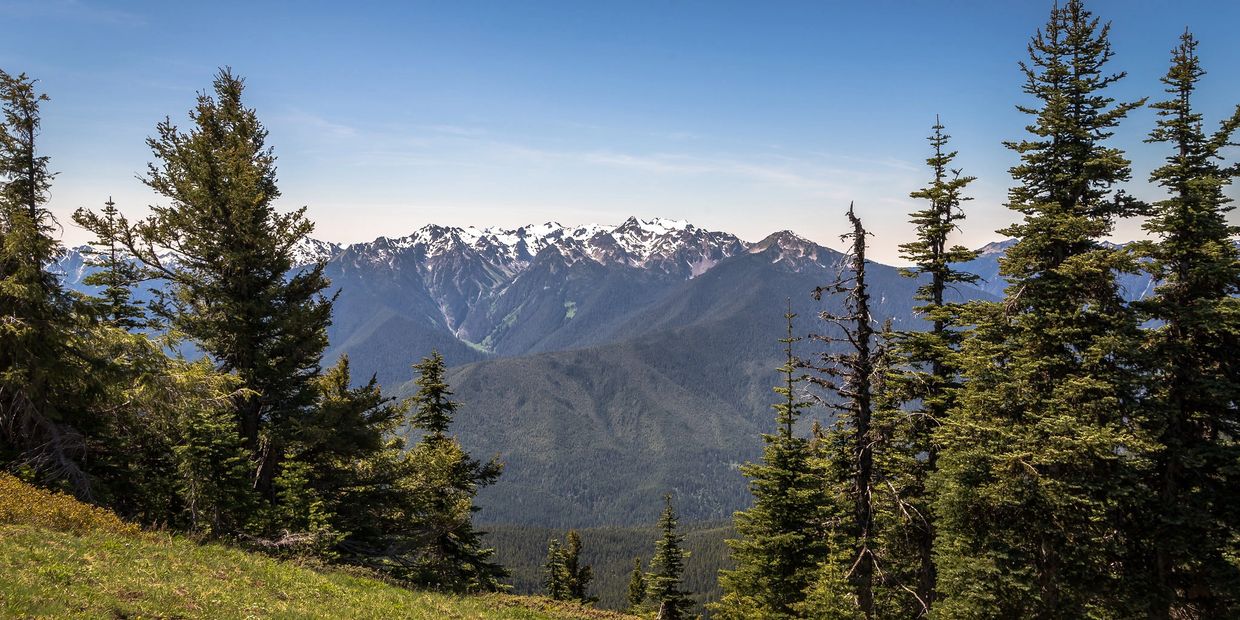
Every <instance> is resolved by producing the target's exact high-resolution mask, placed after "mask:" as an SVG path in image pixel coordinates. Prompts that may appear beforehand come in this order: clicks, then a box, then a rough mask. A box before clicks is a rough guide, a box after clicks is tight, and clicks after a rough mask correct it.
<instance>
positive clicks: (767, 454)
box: [713, 307, 828, 619]
mask: <svg viewBox="0 0 1240 620" xmlns="http://www.w3.org/2000/svg"><path fill="white" fill-rule="evenodd" d="M795 318H796V314H794V313H793V312H792V310H791V307H789V309H788V311H787V312H786V313H785V314H784V319H785V320H786V321H787V324H788V326H787V335H786V336H785V337H784V338H781V339H780V342H781V343H783V345H784V364H783V365H782V366H780V367H779V369H778V370H779V373H780V375H781V377H782V378H783V382H782V383H781V384H780V385H777V386H775V388H774V391H775V393H776V394H777V395H778V396H779V398H780V402H778V403H776V404H775V405H773V408H774V409H775V427H776V429H775V432H774V433H769V434H766V435H763V436H762V439H763V442H764V443H765V447H764V448H763V455H762V462H760V463H748V464H746V465H744V466H743V467H742V468H741V473H743V474H744V475H745V476H746V477H748V478H749V481H750V483H749V484H750V490H751V492H752V493H753V496H754V504H753V506H752V507H751V508H749V509H748V510H745V511H742V512H738V513H736V517H735V527H736V533H737V538H735V539H732V540H729V541H727V542H728V546H729V547H730V548H731V557H732V561H733V562H734V563H735V568H733V569H731V570H726V571H723V572H722V573H721V574H720V582H721V585H722V586H723V590H724V595H723V598H722V600H720V601H719V603H716V604H715V605H714V606H713V610H714V611H715V613H716V614H717V615H718V617H720V618H738V619H740V618H794V617H797V612H796V607H797V605H798V604H800V603H801V601H803V600H804V598H805V591H806V589H807V588H808V587H809V586H810V584H811V583H812V582H813V581H814V576H815V574H816V572H817V570H818V566H819V564H821V563H822V562H823V561H824V560H825V559H826V557H827V552H828V548H827V540H826V538H825V537H824V536H823V535H822V534H823V533H822V531H821V529H820V526H821V523H822V515H821V513H822V506H823V505H824V504H825V503H826V499H827V498H826V493H825V488H824V480H823V476H822V472H821V471H820V470H819V469H817V462H816V461H814V460H813V459H812V458H811V457H812V453H811V450H810V445H809V439H808V438H806V437H798V436H797V435H796V434H795V433H794V427H795V426H796V423H797V420H798V419H799V417H800V415H801V412H802V411H803V410H804V409H805V408H806V407H808V406H809V404H810V403H809V402H808V401H806V400H804V398H803V396H801V395H799V394H798V390H800V389H803V388H802V386H801V383H802V382H803V377H800V376H798V373H799V372H800V370H801V368H802V367H803V363H802V362H801V361H800V360H799V359H798V358H797V357H796V355H795V352H794V350H793V346H794V345H795V343H797V342H798V341H800V340H801V338H798V337H796V336H794V335H793V320H794V319H795Z"/></svg>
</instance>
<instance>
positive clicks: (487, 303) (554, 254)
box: [60, 218, 1148, 527]
mask: <svg viewBox="0 0 1240 620" xmlns="http://www.w3.org/2000/svg"><path fill="white" fill-rule="evenodd" d="M1009 244H1010V242H1000V243H996V244H990V245H988V246H986V247H985V248H983V253H982V255H981V256H979V257H978V259H977V260H975V261H971V262H970V263H968V264H966V265H965V267H966V268H968V269H969V270H971V271H973V272H974V273H977V274H978V275H980V276H982V278H983V280H982V281H981V282H979V284H978V286H976V287H961V288H960V289H959V290H958V291H957V292H956V293H957V295H959V296H960V298H962V299H987V298H993V297H995V296H996V295H999V294H1001V293H1002V290H1003V287H1004V282H1003V280H1002V279H1001V278H1000V277H999V276H998V259H999V257H1000V256H1002V254H1003V252H1004V251H1005V250H1006V248H1007V247H1008V245H1009ZM297 256H298V261H299V262H301V263H302V264H310V263H312V262H315V261H318V260H326V261H327V268H326V273H327V275H328V276H329V277H330V278H331V280H332V288H333V289H338V290H339V291H340V296H339V299H338V300H337V302H336V306H335V315H334V320H333V324H332V326H331V329H330V330H329V337H330V341H331V346H330V349H329V351H328V354H327V361H328V362H330V361H331V360H333V359H335V358H336V357H338V356H340V355H344V354H347V355H349V357H350V360H351V362H352V363H353V368H354V370H355V372H357V373H358V376H357V377H356V378H357V379H358V380H362V379H364V376H363V373H364V374H365V375H366V376H368V375H369V374H370V373H375V374H376V375H377V376H378V377H379V380H380V381H381V382H382V383H383V385H385V386H387V387H388V390H389V392H391V393H392V394H394V395H398V396H403V395H407V394H409V393H411V391H412V387H411V386H410V385H409V384H408V383H407V382H408V381H409V380H410V379H411V377H412V375H411V370H410V365H411V364H413V363H415V362H416V361H418V360H419V359H421V358H422V357H423V356H425V355H426V354H428V353H429V352H430V350H431V349H438V350H439V351H440V352H441V353H443V354H444V356H445V357H446V358H447V359H448V361H449V364H450V365H452V366H453V369H452V372H451V375H450V380H451V383H452V385H453V388H454V390H455V391H456V394H457V396H458V397H459V399H460V400H461V401H462V402H463V407H462V410H461V412H460V415H459V418H458V421H457V423H456V425H455V429H456V431H457V432H458V434H459V435H460V436H461V439H462V441H463V443H464V444H465V445H466V447H467V448H470V449H472V450H474V451H475V453H476V454H478V455H490V454H498V455H500V457H501V459H502V460H503V461H505V463H506V464H507V468H506V470H505V473H504V476H503V477H502V478H501V481H500V483H499V484H497V485H495V487H493V488H491V489H488V490H487V491H486V492H485V493H484V494H483V496H482V498H481V500H482V503H483V505H484V506H485V509H484V511H483V512H482V513H481V515H482V518H483V519H484V520H487V521H491V522H504V523H519V524H526V525H538V526H553V527H555V526H587V525H604V524H620V525H628V524H643V523H648V522H651V521H653V519H654V518H655V516H656V513H657V511H658V498H659V496H660V495H661V494H662V493H664V492H666V491H672V492H674V493H675V494H677V496H678V497H679V504H680V509H681V512H682V514H683V515H684V516H685V517H686V518H689V519H718V518H728V517H730V516H731V514H732V512H733V511H735V510H737V509H739V508H741V507H743V506H744V505H745V503H746V501H747V499H748V492H747V490H746V484H745V481H744V478H743V477H742V476H741V475H740V474H739V472H738V471H737V466H739V465H740V464H741V463H744V462H745V461H747V460H752V459H755V458H757V457H758V456H759V454H760V451H761V440H760V439H759V437H758V435H759V434H760V433H762V432H764V431H767V430H768V429H769V428H770V427H771V425H772V422H771V416H772V413H771V410H770V405H771V403H772V402H773V401H774V395H773V394H772V392H771V386H772V385H773V384H774V382H775V381H776V379H777V377H776V374H775V368H776V367H778V365H779V354H780V348H779V347H780V345H779V343H778V342H777V339H778V338H780V337H781V336H782V335H783V331H784V323H783V317H782V315H783V313H784V310H785V307H786V304H787V303H788V301H789V300H790V301H791V303H792V307H793V310H794V311H795V312H796V313H797V314H798V315H799V319H798V325H797V330H798V331H799V332H802V333H807V332H811V331H819V330H822V329H825V328H824V327H823V325H822V324H821V322H819V321H817V320H816V319H815V317H816V315H817V313H818V312H820V311H822V310H824V309H830V308H835V307H836V302H835V301H834V300H825V301H824V302H823V303H818V302H814V301H813V300H811V299H810V296H809V292H810V291H811V290H812V289H813V288H814V287H815V286H818V285H822V284H825V283H828V282H830V281H832V280H833V279H834V278H835V276H836V274H837V273H838V272H839V270H840V268H841V265H840V261H841V259H842V258H843V255H842V254H840V253H839V252H837V251H835V250H832V249H829V248H826V247H823V246H820V245H817V244H815V243H813V242H811V241H809V240H807V239H804V238H802V237H800V236H798V235H796V234H795V233H793V232H790V231H783V232H778V233H775V234H772V235H770V236H769V237H767V238H766V239H763V240H761V241H758V242H756V243H749V242H746V241H742V240H740V239H738V238H737V237H736V236H734V235H731V234H728V233H723V232H712V231H707V230H704V229H701V228H698V227H696V226H694V225H692V224H690V223H688V222H684V221H679V220H666V219H654V220H639V219H637V218H629V219H628V220H626V221H624V222H623V223H621V224H620V225H618V226H600V225H585V226H571V227H570V226H563V225H560V224H557V223H554V222H552V223H546V224H539V225H531V226H524V227H520V228H517V229H501V228H482V229H478V228H472V227H470V228H452V227H443V226H426V227H423V228H421V229H419V230H417V231H415V232H414V233H413V234H410V235H408V236H405V237H399V238H388V237H380V238H378V239H376V240H374V241H371V242H368V243H358V244H353V245H348V246H341V245H337V244H333V243H328V242H323V241H308V242H306V243H304V244H303V245H302V246H300V247H299V248H298V254H297ZM60 268H61V270H62V271H63V272H64V273H65V280H66V283H67V284H68V285H69V286H71V287H74V288H78V289H81V288H82V285H81V279H82V277H84V275H85V274H86V272H87V271H88V270H87V268H85V267H83V263H82V256H81V254H80V251H77V250H75V251H70V252H69V253H67V255H66V256H65V258H64V259H63V260H62V262H61V266H60ZM869 280H870V284H871V287H872V296H873V299H874V300H875V304H876V308H875V313H876V318H877V319H878V320H880V321H884V320H887V319H890V320H892V321H893V322H894V323H895V324H896V325H897V326H898V327H899V326H911V327H913V328H916V327H919V326H920V324H921V321H919V320H917V319H916V317H915V316H914V313H913V310H912V308H913V306H914V305H915V304H914V302H913V300H912V296H913V291H914V289H915V287H916V285H917V283H916V282H915V281H912V280H910V279H908V278H904V277H901V276H900V275H899V274H898V270H897V269H896V268H894V267H890V266H887V265H882V264H879V263H872V264H871V265H870V279H869ZM1126 286H1128V288H1129V289H1137V290H1140V291H1142V292H1144V290H1145V289H1146V288H1148V282H1139V281H1134V282H1131V283H1126ZM799 346H800V352H801V353H802V354H804V355H808V354H810V352H811V346H810V345H809V344H807V343H801V344H800V345H799ZM817 415H818V417H825V414H824V413H823V412H818V413H817ZM807 424H808V421H807Z"/></svg>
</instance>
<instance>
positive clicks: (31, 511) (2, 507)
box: [0, 473, 141, 536]
mask: <svg viewBox="0 0 1240 620" xmlns="http://www.w3.org/2000/svg"><path fill="white" fill-rule="evenodd" d="M0 525H30V526H34V527H41V528H45V529H49V530H56V531H60V532H67V533H71V534H84V533H87V532H107V533H111V534H122V535H126V536H134V535H137V534H138V533H140V532H141V530H140V529H139V528H138V526H136V525H134V524H132V523H126V522H124V521H121V519H120V517H117V516H116V515H115V514H113V513H112V512H111V511H108V510H104V509H103V508H99V507H96V506H91V505H90V504H86V503H83V502H80V501H78V500H76V499H74V498H73V496H71V495H67V494H65V493H60V492H56V491H48V490H45V489H40V488H37V487H34V486H31V485H29V484H26V483H25V482H22V481H21V480H18V479H17V478H15V477H13V476H11V475H9V474H6V473H0Z"/></svg>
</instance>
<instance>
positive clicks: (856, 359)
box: [810, 205, 882, 617]
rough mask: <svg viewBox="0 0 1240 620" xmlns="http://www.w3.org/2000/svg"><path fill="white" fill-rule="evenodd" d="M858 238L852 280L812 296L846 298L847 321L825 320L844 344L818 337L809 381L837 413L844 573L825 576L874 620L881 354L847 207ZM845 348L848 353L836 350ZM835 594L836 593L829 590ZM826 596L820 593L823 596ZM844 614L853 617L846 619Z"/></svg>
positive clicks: (831, 509)
mask: <svg viewBox="0 0 1240 620" xmlns="http://www.w3.org/2000/svg"><path fill="white" fill-rule="evenodd" d="M847 215H848V221H849V223H850V225H851V226H852V230H851V231H850V232H849V233H847V234H845V235H843V236H842V237H841V238H842V239H843V240H845V241H847V242H849V244H850V250H849V253H848V256H847V258H846V260H847V261H848V268H849V273H850V274H851V275H848V276H846V277H841V278H840V279H838V280H837V281H835V282H833V283H831V284H830V285H828V286H825V287H818V288H816V289H815V290H814V293H813V296H814V299H816V300H821V299H822V296H823V294H824V293H827V294H838V295H843V296H844V300H843V306H844V311H843V313H842V314H834V313H831V312H826V311H824V312H822V313H821V314H820V316H821V317H822V318H823V319H824V320H825V321H826V322H827V323H828V324H829V325H830V326H832V327H833V328H834V329H836V330H838V331H839V332H841V333H842V335H840V336H833V335H828V334H813V335H811V338H813V339H814V340H817V341H819V342H821V343H823V344H824V345H825V351H824V352H823V353H821V354H820V355H819V362H818V364H817V366H816V370H817V371H818V373H819V374H817V375H814V376H811V377H810V380H811V381H812V382H813V383H815V384H816V385H818V386H819V387H821V388H824V389H826V390H827V391H828V392H829V393H830V394H831V395H833V396H834V397H835V398H834V399H824V402H826V403H827V405H828V406H830V407H831V408H833V409H835V410H836V411H837V412H838V416H837V418H836V424H835V426H834V428H833V429H832V430H831V431H830V432H828V433H826V435H825V441H824V442H823V443H822V448H821V449H822V450H823V455H824V456H825V458H824V459H823V460H824V463H823V466H824V467H825V468H826V470H827V471H826V474H825V475H826V477H827V482H826V484H827V486H828V491H829V496H828V504H834V505H833V506H831V505H828V506H827V509H828V511H827V515H826V517H825V518H826V520H827V525H826V529H827V530H829V531H831V532H832V535H831V537H830V538H829V540H830V549H831V553H830V554H829V557H828V559H827V561H828V562H832V561H835V562H838V561H843V562H845V567H844V569H843V570H834V569H829V568H827V567H824V568H823V569H822V570H820V571H819V572H820V573H821V574H823V575H841V574H842V575H846V576H848V581H849V584H850V586H851V594H852V596H853V597H854V598H855V609H856V610H857V611H859V612H860V613H861V614H862V615H863V616H864V617H872V616H873V614H874V609H875V598H874V591H875V580H876V577H877V576H876V570H875V567H876V558H875V547H876V545H875V539H876V531H875V528H874V495H875V487H876V483H877V481H878V473H879V472H878V471H877V470H876V469H875V453H876V447H877V446H879V444H880V438H879V437H878V436H877V434H876V430H877V429H878V427H876V426H875V424H874V422H875V420H874V412H875V392H874V383H875V378H876V374H875V362H876V360H877V359H878V358H879V356H880V355H881V353H882V351H881V350H880V349H879V348H878V346H877V342H876V339H875V330H874V325H873V316H872V314H871V312H870V292H869V287H868V283H867V281H866V270H865V267H866V258H865V254H866V245H867V243H866V236H867V235H868V234H869V233H867V232H866V230H865V227H864V226H863V225H862V223H861V220H860V219H859V218H858V217H857V216H856V214H855V213H854V211H853V207H852V205H849V207H848V214H847ZM838 344H843V345H844V347H845V349H844V351H843V352H840V351H838V350H837V349H836V348H835V346H836V345H838ZM823 587H830V586H823ZM819 589H822V588H819ZM840 613H847V612H845V611H841V612H840Z"/></svg>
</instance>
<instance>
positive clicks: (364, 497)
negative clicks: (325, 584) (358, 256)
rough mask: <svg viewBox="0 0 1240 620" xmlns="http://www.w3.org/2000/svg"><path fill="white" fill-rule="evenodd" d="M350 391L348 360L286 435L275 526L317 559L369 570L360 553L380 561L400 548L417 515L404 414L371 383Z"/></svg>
mask: <svg viewBox="0 0 1240 620" xmlns="http://www.w3.org/2000/svg"><path fill="white" fill-rule="evenodd" d="M352 384H353V379H352V373H351V367H350V364H349V358H348V356H341V358H340V359H339V360H338V361H337V362H336V364H335V365H334V366H332V367H331V368H329V369H328V370H327V371H326V372H324V373H323V374H322V375H320V376H319V377H318V378H316V380H315V392H316V399H315V403H314V406H313V407H312V408H310V410H309V413H308V415H306V416H304V417H302V418H301V419H299V420H297V421H296V423H295V424H294V425H293V426H291V427H290V428H289V433H288V437H289V443H288V447H287V448H286V451H285V454H284V463H285V465H284V467H283V468H282V471H281V473H280V475H279V476H278V477H277V480H276V487H277V489H278V490H279V492H280V493H281V494H282V499H281V502H280V505H279V510H280V511H281V515H280V518H279V519H278V520H279V521H280V522H281V523H283V524H284V527H285V528H286V529H289V530H292V531H294V532H299V533H301V534H303V537H302V538H303V540H302V541H301V542H302V543H303V544H305V545H309V546H311V548H312V550H314V551H316V552H318V553H319V554H320V555H323V554H324V553H325V552H327V553H339V554H341V555H342V559H344V560H345V561H361V562H362V563H366V558H364V557H362V556H364V555H365V554H363V553H362V551H363V550H367V553H369V554H378V555H382V553H381V551H380V550H382V549H387V548H392V547H394V546H399V543H400V541H401V539H402V537H403V532H404V530H405V528H406V526H407V521H406V515H408V514H409V513H410V512H411V511H412V510H414V508H415V507H414V504H413V498H412V495H411V494H409V493H406V492H402V491H401V490H400V483H401V481H402V480H404V479H405V478H407V477H409V476H410V475H412V474H411V472H409V471H408V470H409V466H408V465H407V464H406V463H404V456H403V451H404V448H405V447H406V446H405V442H404V441H403V440H402V439H401V438H399V437H398V436H397V434H398V433H399V432H400V430H401V429H400V427H401V425H402V424H403V423H404V422H405V413H406V407H405V406H404V405H401V404H397V403H394V402H393V399H391V398H388V397H385V396H384V395H383V393H382V390H381V389H380V388H379V385H378V383H377V382H376V380H375V378H374V377H373V376H372V377H371V378H370V380H369V381H368V382H366V383H365V384H362V385H360V386H358V387H353V385H352Z"/></svg>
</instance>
